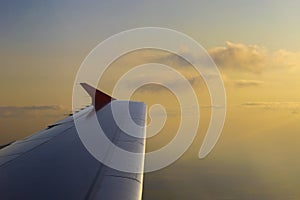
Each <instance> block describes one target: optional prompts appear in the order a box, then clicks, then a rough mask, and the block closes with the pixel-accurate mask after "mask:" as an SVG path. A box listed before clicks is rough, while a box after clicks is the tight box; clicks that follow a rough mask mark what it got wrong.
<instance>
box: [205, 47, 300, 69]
mask: <svg viewBox="0 0 300 200" xmlns="http://www.w3.org/2000/svg"><path fill="white" fill-rule="evenodd" d="M208 52H209V54H210V55H211V57H212V58H213V60H214V61H215V63H216V64H217V65H218V67H221V68H225V69H235V70H241V71H248V72H253V73H261V72H262V71H264V70H266V69H271V68H287V67H288V68H290V67H299V66H300V52H292V51H287V50H282V49H281V50H278V51H269V50H268V49H266V48H265V47H262V46H259V45H246V44H242V43H232V42H226V45H225V47H215V48H212V49H210V50H208Z"/></svg>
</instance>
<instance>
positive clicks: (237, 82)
mask: <svg viewBox="0 0 300 200" xmlns="http://www.w3.org/2000/svg"><path fill="white" fill-rule="evenodd" d="M231 83H232V84H233V85H234V86H236V87H254V86H261V85H262V84H263V83H264V82H263V81H258V80H243V79H241V80H233V81H231Z"/></svg>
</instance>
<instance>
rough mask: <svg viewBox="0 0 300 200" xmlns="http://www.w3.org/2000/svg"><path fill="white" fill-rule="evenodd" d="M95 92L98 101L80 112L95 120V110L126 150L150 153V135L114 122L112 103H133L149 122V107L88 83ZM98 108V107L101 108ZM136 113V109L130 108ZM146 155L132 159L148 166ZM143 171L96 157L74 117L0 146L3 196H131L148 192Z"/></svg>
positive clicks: (137, 115)
mask: <svg viewBox="0 0 300 200" xmlns="http://www.w3.org/2000/svg"><path fill="white" fill-rule="evenodd" d="M82 86H83V88H84V89H85V90H86V91H87V92H88V93H89V94H90V96H91V97H92V100H93V101H92V102H93V105H91V106H88V107H86V108H85V109H83V110H81V111H79V112H78V113H77V114H76V115H77V116H78V117H80V118H82V119H84V120H89V116H90V113H91V112H94V113H96V115H97V119H98V122H99V124H100V125H101V127H102V128H103V131H104V133H105V134H106V136H107V137H108V138H109V139H110V140H111V141H112V142H113V143H115V144H116V145H118V146H122V147H124V149H134V150H135V151H136V153H143V154H144V152H145V137H144V138H137V137H134V135H135V134H138V135H143V134H145V130H144V129H137V130H136V131H139V133H130V135H128V134H126V133H125V132H124V131H123V130H121V129H120V128H119V127H118V125H117V124H116V122H114V119H113V116H112V111H111V109H110V104H112V101H113V102H114V103H115V104H117V105H118V106H119V107H122V106H126V105H128V103H129V105H130V107H131V108H133V109H130V110H132V112H133V113H130V114H131V116H132V115H134V116H135V118H138V119H139V122H142V124H143V126H144V127H145V113H146V106H145V104H144V103H141V102H133V101H129V102H126V101H119V100H115V99H113V98H112V97H110V96H109V95H106V94H104V93H102V92H100V91H99V90H96V89H95V88H93V87H91V86H89V85H87V84H82ZM95 111H96V112H95ZM130 112H131V111H130ZM143 162H144V157H140V158H138V159H136V160H134V161H133V162H132V165H133V167H134V166H143ZM142 186H143V173H128V172H127V173H126V172H122V171H118V170H115V169H112V168H110V167H108V166H106V165H104V164H102V163H101V162H99V161H98V160H97V159H95V158H94V157H93V156H92V155H91V154H90V153H89V152H88V150H87V149H86V148H85V147H84V145H83V143H82V142H81V140H80V137H79V136H78V134H77V130H76V126H75V123H74V118H73V116H69V117H67V118H65V119H63V120H61V121H58V122H56V123H54V124H52V125H50V126H49V127H48V128H46V129H45V130H42V131H40V132H37V133H35V134H33V135H31V136H29V137H27V138H25V139H22V140H18V141H15V142H13V143H12V144H10V145H8V146H6V147H4V148H2V149H1V150H0V199H6V200H10V199H33V200H35V199H39V200H40V199H43V200H46V199H51V200H52V199H55V200H60V199H62V200H68V199H71V200H76V199H108V200H114V199H122V200H124V199H128V200H137V199H141V197H142Z"/></svg>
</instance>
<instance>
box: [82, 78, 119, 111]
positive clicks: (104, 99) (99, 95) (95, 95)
mask: <svg viewBox="0 0 300 200" xmlns="http://www.w3.org/2000/svg"><path fill="white" fill-rule="evenodd" d="M80 85H81V86H82V87H83V89H84V90H85V91H86V92H87V93H88V94H89V95H90V97H91V98H92V104H93V105H94V107H95V110H96V111H97V110H100V109H101V108H102V107H104V106H105V105H106V104H108V103H110V102H111V101H113V100H115V99H114V98H113V97H111V96H110V95H108V94H105V93H104V92H101V91H100V90H98V89H97V88H95V87H92V86H90V85H89V84H87V83H80Z"/></svg>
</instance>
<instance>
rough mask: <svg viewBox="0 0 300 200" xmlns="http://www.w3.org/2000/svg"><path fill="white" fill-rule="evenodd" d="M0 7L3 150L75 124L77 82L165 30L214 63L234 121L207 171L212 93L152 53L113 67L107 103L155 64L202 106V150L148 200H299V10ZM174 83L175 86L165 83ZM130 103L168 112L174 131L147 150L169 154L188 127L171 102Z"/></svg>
mask: <svg viewBox="0 0 300 200" xmlns="http://www.w3.org/2000/svg"><path fill="white" fill-rule="evenodd" d="M1 4H2V5H1V6H0V13H1V14H0V26H1V32H0V43H1V45H0V52H1V53H0V61H1V74H0V77H1V79H0V80H1V84H0V88H1V98H0V144H2V143H6V142H10V141H12V140H16V139H19V138H22V137H25V136H27V135H29V134H32V133H33V132H35V131H38V130H40V129H42V128H45V127H47V125H49V124H50V123H52V122H55V121H56V120H58V119H61V118H63V117H65V115H67V114H69V113H71V105H72V87H73V82H74V80H75V76H76V72H77V70H78V69H79V66H80V64H81V62H82V61H83V59H84V58H85V56H86V55H87V54H88V53H89V52H90V51H91V50H92V48H94V47H95V46H96V45H97V44H98V43H99V42H101V41H103V40H104V39H106V38H107V37H109V36H111V35H112V34H116V33H118V32H120V31H123V30H126V29H130V28H135V27H143V26H161V27H167V28H172V29H175V30H178V31H181V32H184V33H186V34H188V35H189V36H191V37H193V38H194V39H195V40H196V41H197V42H199V43H200V44H201V45H203V46H204V47H205V48H206V50H207V52H208V53H209V55H210V56H211V57H212V58H213V60H214V61H215V63H216V64H217V66H218V68H219V70H220V72H221V74H222V78H223V81H224V84H225V88H226V94H227V101H228V102H227V103H228V104H227V117H226V122H225V127H224V130H223V132H222V135H221V138H220V140H219V142H218V143H217V145H216V147H215V149H214V150H213V152H212V153H211V154H210V155H209V156H208V157H207V158H205V159H204V160H199V159H198V158H197V153H198V151H199V147H200V145H201V144H202V140H203V137H204V134H205V131H206V129H207V127H208V123H209V117H210V109H211V108H210V107H209V105H210V101H209V95H208V91H207V87H206V86H205V83H204V82H203V79H202V78H201V77H200V76H199V74H197V73H196V71H195V69H193V67H192V66H190V65H189V64H188V63H187V62H186V61H184V60H183V59H181V58H180V57H178V56H176V55H173V54H170V53H168V52H162V51H154V50H150V49H148V50H143V51H138V52H131V53H129V54H127V55H125V56H123V57H121V58H119V59H118V60H116V61H115V62H114V63H112V65H111V66H110V68H109V70H107V72H106V75H105V76H104V77H103V79H101V81H100V83H99V85H98V88H100V89H101V90H103V91H105V92H107V93H111V92H112V89H113V86H114V83H115V82H116V80H118V78H119V77H120V76H121V75H122V74H123V73H124V72H126V71H127V70H128V69H130V68H132V67H134V66H136V65H139V64H144V63H149V62H153V61H155V62H159V63H161V64H166V65H168V66H171V67H173V68H174V69H176V70H178V71H179V72H180V73H182V74H183V75H184V76H185V77H186V78H187V80H189V81H190V82H191V84H192V86H193V88H194V90H195V92H196V94H197V97H198V99H199V103H200V106H201V122H200V128H199V130H198V135H197V137H196V140H195V142H194V143H193V144H192V146H191V148H190V149H189V150H188V152H187V153H186V154H185V155H184V156H183V157H182V158H181V159H180V160H179V161H177V162H176V163H175V164H173V165H171V166H169V167H168V168H166V169H163V170H161V171H159V172H153V173H150V174H147V175H146V177H145V192H144V197H145V199H156V198H157V197H160V198H163V197H164V198H165V199H167V198H170V199H175V198H178V199H183V198H185V199H195V198H196V197H199V198H200V197H202V198H203V199H226V198H229V199H299V198H300V192H299V190H298V188H299V186H300V181H299V178H297V177H298V174H299V170H300V162H299V161H298V159H297V158H298V154H299V153H300V145H299V141H300V137H299V131H300V124H299V120H300V92H299V88H300V79H299V77H300V46H299V44H300V39H299V38H300V37H299V35H300V26H297V24H299V20H300V12H299V9H300V3H299V2H298V1H292V0H290V1H277V0H274V1H269V0H263V1H233V0H231V1H189V2H187V3H182V2H181V1H164V2H155V1H151V2H147V3H141V2H138V1H132V2H127V1H122V2H117V1H110V2H104V1H103V2H102V1H99V2H98V3H97V2H94V1H91V2H87V3H82V2H79V1H74V2H72V3H71V2H68V1H59V2H58V1H57V2H55V1H53V2H47V3H46V2H35V1H26V3H25V1H24V2H22V3H12V2H10V1H6V2H4V3H1ZM184 53H187V54H189V53H191V54H192V52H189V51H188V50H186V52H184ZM138 78H139V77H137V80H138ZM143 78H148V79H149V80H150V79H151V77H147V76H145V75H144V76H143ZM132 81H133V82H134V81H136V80H132ZM166 81H171V82H172V81H173V82H174V84H175V85H176V84H177V83H176V80H170V79H168V77H167V75H166ZM125 89H126V88H125ZM85 98H86V97H85ZM132 98H133V99H135V100H142V101H145V102H146V103H148V105H152V104H156V103H161V104H162V105H165V106H166V110H167V112H168V120H167V122H166V125H165V127H164V129H163V130H162V131H161V133H160V134H159V135H158V136H155V137H153V138H151V139H149V140H148V146H147V150H148V151H151V150H154V149H157V148H159V147H161V146H163V145H164V144H165V143H166V142H168V141H169V140H170V139H171V138H172V137H173V136H174V133H175V132H176V129H177V127H178V123H179V120H180V119H179V111H178V102H177V101H176V99H175V97H174V95H172V94H171V93H170V92H169V91H168V90H167V89H165V88H162V87H160V86H157V85H148V86H145V87H142V88H140V89H139V90H137V91H136V93H135V94H134V96H133V97H132ZM187 109H189V108H188V107H187ZM158 117H159V115H158ZM186 181H188V183H187V184H183V182H186ZM250 197H251V198H250ZM196 199H198V198H196Z"/></svg>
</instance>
